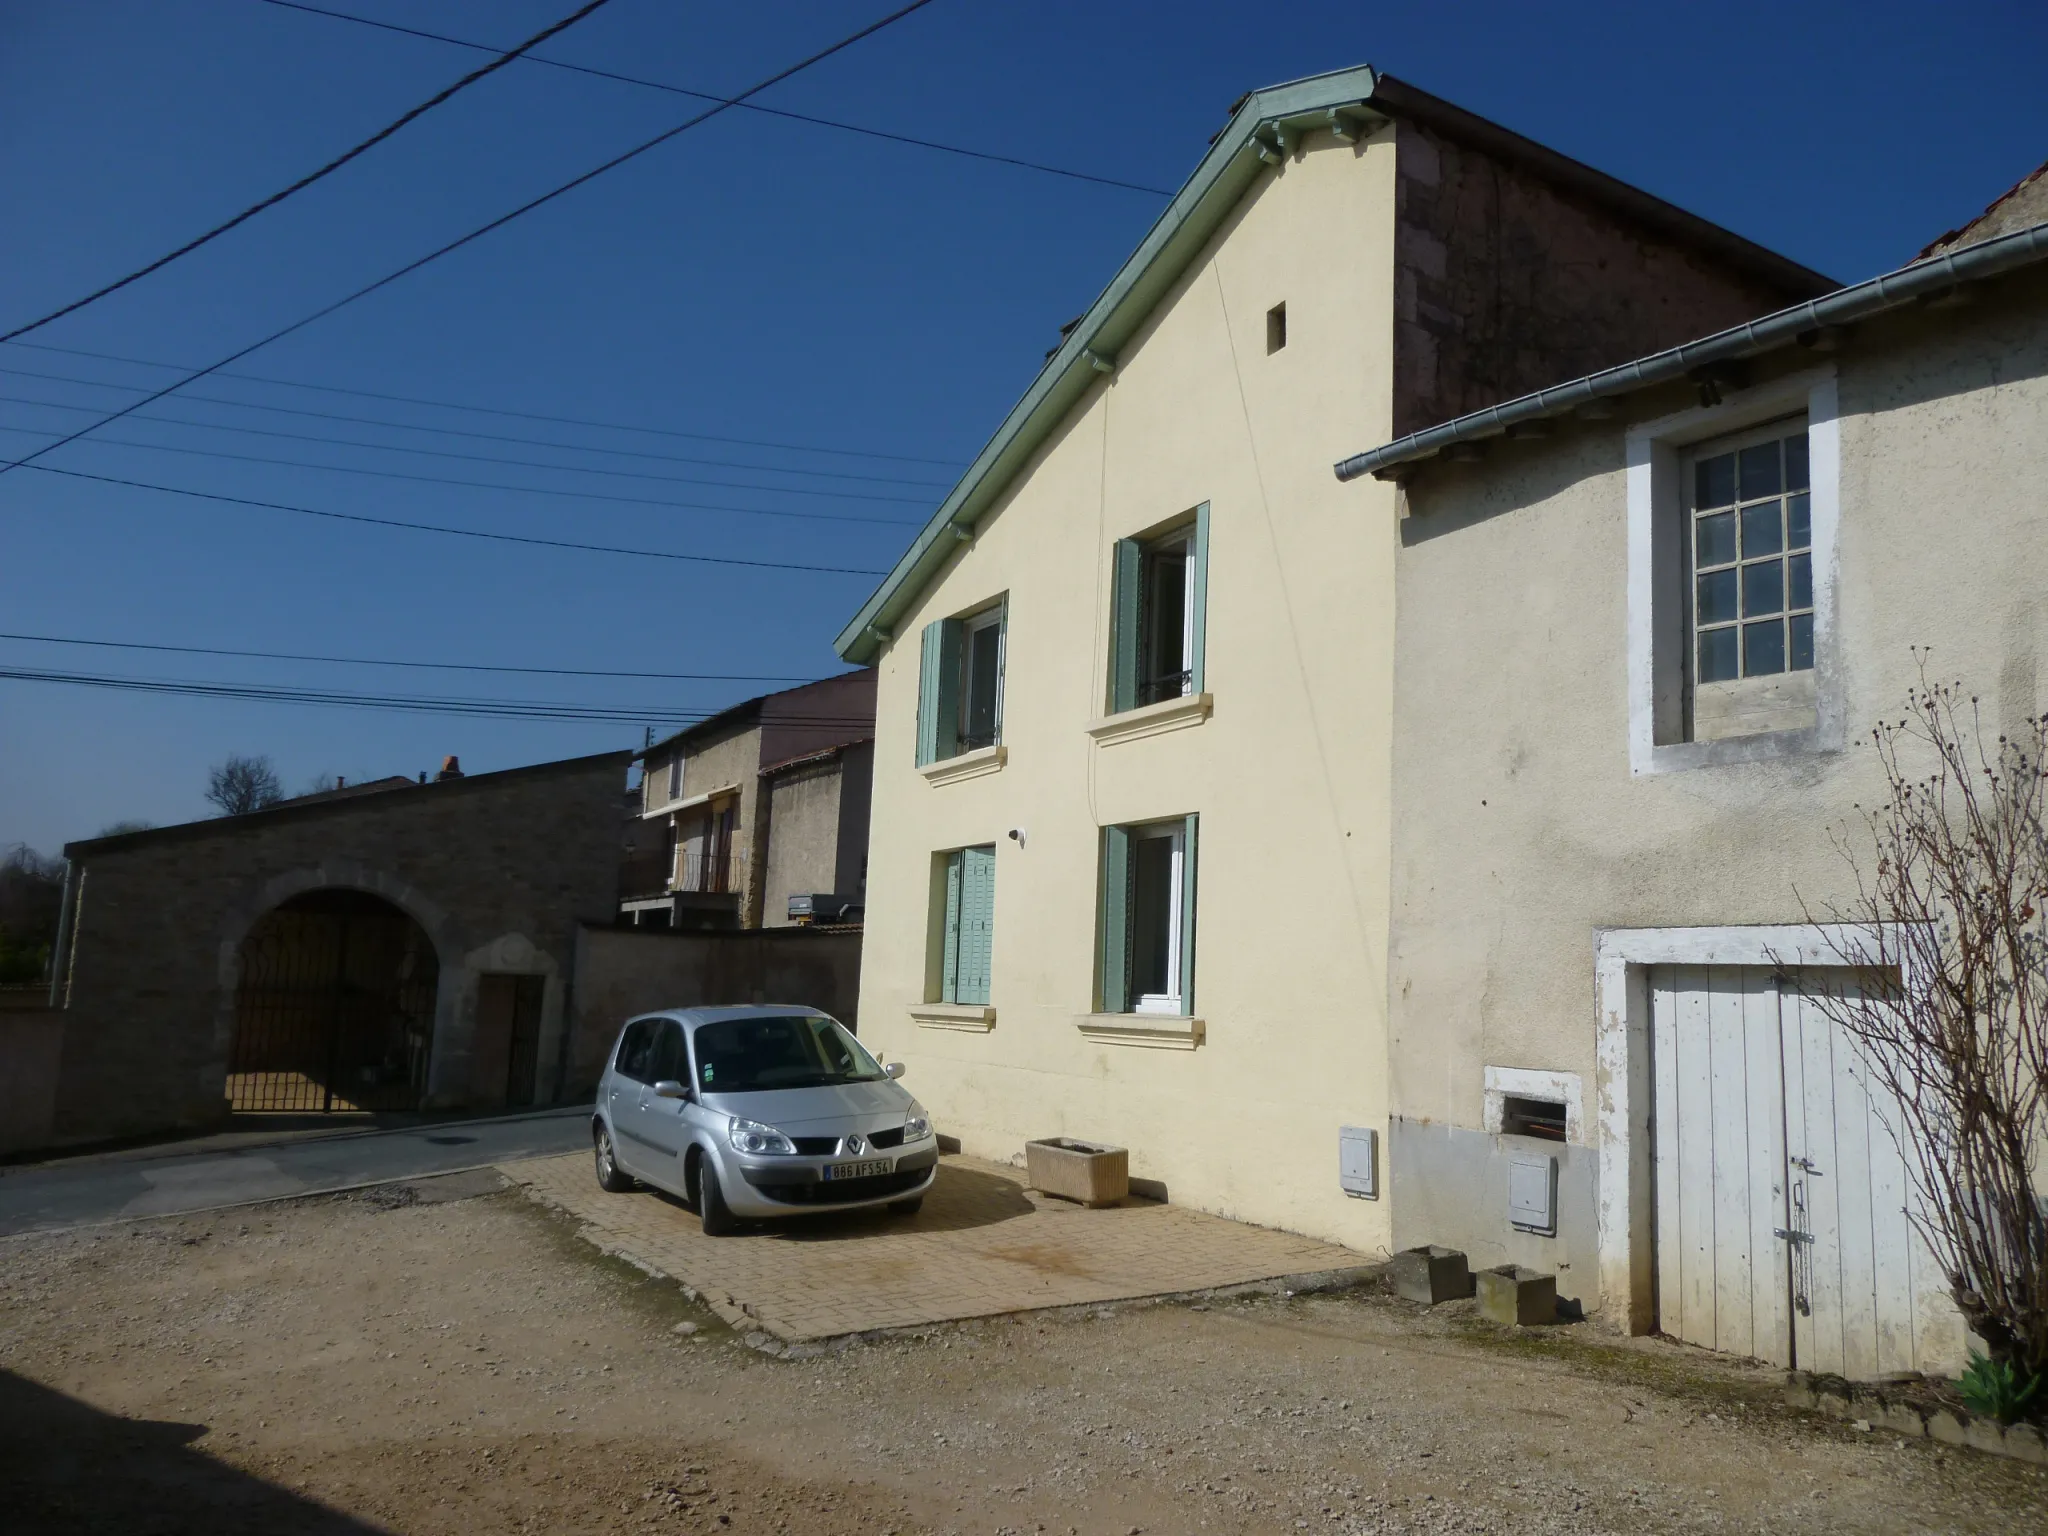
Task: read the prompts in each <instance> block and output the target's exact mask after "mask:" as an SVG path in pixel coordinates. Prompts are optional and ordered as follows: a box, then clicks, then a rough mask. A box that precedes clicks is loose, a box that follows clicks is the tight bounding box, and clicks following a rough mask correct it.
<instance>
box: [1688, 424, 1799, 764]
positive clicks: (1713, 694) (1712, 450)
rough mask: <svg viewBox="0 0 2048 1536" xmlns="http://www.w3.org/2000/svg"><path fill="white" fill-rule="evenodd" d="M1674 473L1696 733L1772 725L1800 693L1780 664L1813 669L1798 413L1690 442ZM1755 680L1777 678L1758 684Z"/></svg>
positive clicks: (1790, 669) (1708, 736)
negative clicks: (1680, 494)
mask: <svg viewBox="0 0 2048 1536" xmlns="http://www.w3.org/2000/svg"><path fill="white" fill-rule="evenodd" d="M1684 484H1685V491H1686V502H1687V505H1686V539H1685V549H1686V551H1687V556H1688V558H1689V559H1690V560H1691V562H1692V580H1691V583H1690V595H1691V600H1692V624H1691V629H1692V643H1691V645H1690V646H1689V647H1688V654H1687V663H1688V665H1689V667H1690V669H1691V670H1690V682H1691V685H1692V686H1691V690H1690V691H1691V696H1692V717H1693V736H1694V739H1696V740H1699V739H1711V738H1713V737H1716V736H1723V735H1735V734H1745V733H1746V730H1754V729H1756V728H1758V727H1759V724H1760V723H1761V724H1762V725H1763V726H1764V728H1768V727H1769V726H1770V725H1771V724H1773V723H1776V724H1780V725H1782V724H1783V723H1786V722H1782V721H1777V720H1774V719H1773V717H1775V716H1781V715H1783V714H1784V712H1785V710H1786V708H1787V707H1791V708H1793V709H1795V710H1796V708H1797V706H1798V704H1799V703H1801V702H1803V701H1801V700H1800V699H1798V698H1797V697H1796V690H1794V689H1790V688H1787V687H1786V686H1784V685H1785V684H1786V682H1787V681H1788V674H1792V673H1800V672H1811V671H1812V670H1813V511H1812V503H1813V497H1812V495H1811V491H1810V487H1809V476H1808V470H1807V438H1806V431H1805V423H1804V422H1803V421H1802V422H1798V423H1789V422H1778V423H1775V424H1773V425H1772V426H1769V427H1764V428H1760V429H1758V430H1757V431H1754V432H1749V433H1746V434H1744V435H1743V436H1741V437H1739V438H1734V439H1723V440H1722V441H1720V442H1718V443H1711V444H1708V445H1706V446H1704V447H1702V448H1699V449H1696V450H1695V451H1694V452H1693V453H1692V454H1691V455H1690V456H1689V457H1688V458H1687V460H1686V464H1685V473H1684ZM1756 679H1775V680H1777V683H1778V686H1777V687H1775V688H1774V689H1772V690H1771V691H1770V692H1765V691H1764V690H1763V689H1760V688H1759V687H1757V686H1756V685H1755V683H1754V680H1756ZM1790 681H1793V682H1796V681H1799V680H1797V679H1791V680H1790ZM1745 685H1747V686H1745ZM1759 715H1762V716H1763V717H1764V719H1763V721H1762V722H1759V720H1758V716H1759ZM1791 723H1799V722H1791ZM1804 723H1811V722H1810V720H1808V721H1806V722H1804ZM1745 728H1746V730H1745Z"/></svg>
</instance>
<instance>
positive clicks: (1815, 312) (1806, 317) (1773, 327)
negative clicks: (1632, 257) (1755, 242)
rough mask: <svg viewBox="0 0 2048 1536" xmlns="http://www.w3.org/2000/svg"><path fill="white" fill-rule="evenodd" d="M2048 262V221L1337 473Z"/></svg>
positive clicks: (1418, 454)
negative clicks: (2040, 262)
mask: <svg viewBox="0 0 2048 1536" xmlns="http://www.w3.org/2000/svg"><path fill="white" fill-rule="evenodd" d="M2044 259H2048V223H2043V224H2035V225H2033V226H2031V227H2029V228H2026V229H2021V230H2016V231H2014V232H2013V233H2012V234H2009V235H1999V236H1996V237H1994V238H1992V239H1989V240H1984V241H1980V242H1978V243H1977V244H1975V245H1966V246H1963V247H1961V248H1959V249H1956V250H1952V251H1949V252H1947V253H1946V254H1944V255H1940V256H1933V257H1929V258H1928V259H1927V260H1925V261H1916V262H1914V263H1913V264H1912V265H1910V266H1906V267H1901V268H1899V269H1898V270H1897V271H1894V272H1887V273H1884V274H1883V275H1882V276H1879V277H1873V278H1871V279H1870V280H1869V281H1867V282H1862V283H1857V284H1855V285H1854V286H1852V287H1848V288H1843V289H1839V290H1838V291H1836V292H1834V293H1831V294H1828V295H1827V296H1826V297H1825V298H1819V299H1812V300H1809V301H1808V302H1806V303H1804V304H1795V305H1793V306H1791V307H1790V308H1789V309H1781V310H1779V311H1777V312H1776V313H1775V314H1770V315H1765V316H1764V317H1763V318H1762V319H1760V320H1751V321H1748V322H1746V323H1745V324H1742V325H1738V326H1733V327H1731V328H1730V329H1728V330H1725V331H1718V332H1716V333H1715V334H1714V335H1712V336H1707V337H1703V338H1702V339H1700V340H1698V341H1689V342H1686V343H1685V344H1684V345H1683V346H1678V347H1671V348H1669V349H1667V350H1666V351H1663V352H1653V353H1651V354H1650V355H1649V356H1648V357H1642V358H1638V359H1636V360H1635V361H1634V362H1632V363H1623V364H1622V365H1621V366H1620V367H1618V368H1608V369H1603V370H1602V371H1601V372H1599V373H1593V374H1588V375H1586V376H1585V377H1584V378H1580V379H1574V380H1572V381H1571V382H1570V383H1567V384H1558V385H1554V386H1552V387H1551V388H1549V389H1539V390H1538V391H1536V393H1534V394H1533V395H1524V396H1522V397H1521V398H1520V399H1519V400H1510V401H1507V402H1506V403H1505V404H1502V405H1493V406H1488V407H1487V408H1486V409H1485V410H1483V411H1473V412H1471V413H1470V414H1468V415H1464V416H1460V417H1458V418H1457V419H1456V420H1454V421H1447V422H1445V423H1443V425H1441V426H1436V427H1430V428H1428V429H1427V430H1425V431H1421V432H1411V433H1410V434H1409V435H1408V436H1406V437H1403V438H1399V439H1396V440H1395V441H1394V442H1391V443H1388V444H1386V445H1384V446H1383V447H1379V448H1373V449H1369V450H1367V451H1366V452H1364V453H1359V454H1354V455H1353V456H1352V457H1350V458H1348V459H1344V460H1341V461H1340V462H1339V463H1338V464H1337V465H1336V466H1335V469H1336V472H1337V478H1338V479H1339V480H1356V479H1358V478H1359V477H1360V476H1361V475H1374V476H1377V477H1378V478H1380V479H1383V480H1384V479H1399V478H1400V477H1401V475H1402V474H1403V473H1404V472H1406V471H1408V470H1410V469H1411V468H1412V467H1413V466H1415V465H1417V464H1420V463H1421V462H1423V461H1424V460H1427V459H1432V458H1435V457H1436V456H1437V455H1438V454H1440V453H1442V452H1443V451H1444V450H1445V449H1446V448H1448V447H1450V446H1451V445H1452V444H1453V443H1469V442H1477V441H1481V440H1483V439H1486V438H1493V437H1501V436H1504V435H1506V434H1508V433H1510V432H1512V431H1514V430H1515V429H1517V428H1519V427H1523V426H1525V425H1527V424H1528V423H1531V422H1535V421H1540V420H1543V419H1544V418H1546V417H1556V416H1565V415H1569V414H1571V413H1573V412H1576V411H1581V410H1583V409H1584V408H1585V407H1586V406H1588V405H1589V404H1591V403H1592V402H1593V401H1596V400H1609V399H1613V398H1615V397H1616V396H1620V395H1627V394H1633V393H1635V392H1636V391H1638V390H1644V389H1650V388H1653V387H1655V386H1657V385H1659V384H1668V383H1671V382H1673V381H1674V380H1679V379H1689V378H1700V377H1704V376H1708V375H1711V373H1712V372H1713V371H1714V370H1715V369H1717V368H1720V367H1725V366H1727V365H1730V364H1734V363H1737V362H1740V361H1742V360H1744V359H1747V358H1752V357H1758V356H1761V355H1762V354H1764V353H1766V352H1772V351H1777V350H1779V349H1782V348H1784V347H1789V346H1795V345H1806V344H1811V343H1813V342H1816V341H1819V340H1822V339H1823V338H1825V337H1826V336H1827V334H1828V333H1829V332H1830V331H1835V330H1839V329H1840V328H1841V327H1843V326H1846V325H1852V324H1854V323H1855V322H1857V321H1859V320H1868V319H1870V318H1872V317H1873V316H1876V315H1881V314H1883V313H1885V312H1886V311H1887V310H1893V309H1899V308H1902V307H1903V306H1905V305H1907V304H1912V303H1915V302H1917V301H1919V300H1923V299H1931V298H1936V297H1939V296H1940V295H1942V294H1945V293H1948V292H1950V291H1951V290H1953V289H1956V288H1960V287H1962V286H1964V285H1966V284H1969V283H1976V282H1983V281H1985V280H1987V279H1989V278H1994V277H1999V276H2002V275H2003V274H2005V273H2007V272H2012V271H2015V270H2017V269H2019V268H2021V267H2025V266H2030V265H2032V264H2034V263H2036V262H2039V261H2042V260H2044Z"/></svg>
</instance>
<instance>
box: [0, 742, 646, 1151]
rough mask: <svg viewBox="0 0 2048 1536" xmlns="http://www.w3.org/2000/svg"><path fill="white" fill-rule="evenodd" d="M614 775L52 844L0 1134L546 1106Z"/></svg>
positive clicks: (596, 766)
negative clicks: (36, 955) (25, 1062)
mask: <svg viewBox="0 0 2048 1536" xmlns="http://www.w3.org/2000/svg"><path fill="white" fill-rule="evenodd" d="M629 762H630V754H627V753H624V752H612V753H603V754H599V755H597V756H593V757H583V758H573V759H569V760H567V761H563V762H552V763H540V764H536V765H534V766H531V767H526V768H515V769H510V770H506V771H504V772H498V773H484V774H475V775H471V776H468V777H463V776H461V775H460V774H459V773H444V775H443V776H442V777H441V778H440V779H438V780H437V781H436V782H434V783H431V784H429V783H417V784H416V783H413V782H411V781H409V780H404V779H397V780H390V781H380V782H379V783H377V784H375V785H366V786H362V787H361V789H360V790H359V791H355V792H350V793H344V794H341V795H334V794H327V795H319V796H309V797H307V798H306V799H305V800H303V801H297V802H292V801H288V802H286V803H284V804H282V805H280V806H276V807H274V808H272V809H269V810H264V811H257V812H253V813H251V814H249V815H244V816H231V817H224V818H221V819H218V820H213V821H203V822H192V823H188V824H186V825H182V826H173V827H159V828H154V829H151V830H148V831H142V832H131V833H126V834H123V835H120V836H115V837H102V838H93V839H90V840H87V841H84V842H78V843H73V844H71V845H69V846H68V847H67V848H66V849H65V850H64V851H65V855H66V857H67V858H69V860H70V861H71V871H70V877H69V884H68V886H67V899H66V910H65V926H64V930H63V932H62V933H61V934H60V938H59V952H58V957H57V966H56V974H57V982H56V984H55V986H54V987H53V989H52V998H51V1001H52V1004H53V1007H52V1009H51V1010H50V1011H49V1013H48V1014H47V1015H45V1016H44V1017H43V1018H42V1019H41V1020H40V1021H38V1023H37V1030H36V1033H35V1039H36V1040H37V1041H38V1042H40V1045H39V1047H38V1048H39V1049H41V1050H42V1055H41V1056H39V1057H38V1058H37V1060H38V1061H44V1060H45V1058H47V1061H46V1066H47V1068H48V1070H46V1071H42V1072H41V1076H42V1077H44V1078H46V1079H47V1081H46V1082H44V1083H42V1085H41V1086H39V1087H38V1089H37V1091H36V1093H35V1094H34V1095H33V1096H32V1097H33V1099H34V1100H35V1102H32V1103H31V1102H29V1101H28V1097H25V1096H24V1094H23V1093H20V1092H17V1093H14V1094H12V1095H10V1098H9V1115H10V1120H11V1121H12V1122H18V1123H11V1124H10V1125H8V1126H6V1127H0V1140H4V1141H5V1142H6V1143H7V1144H12V1145H42V1144H63V1143H77V1142H85V1141H95V1140H101V1139H106V1138H111V1137H119V1136H130V1135H138V1134H144V1133H150V1132H157V1131H163V1130H169V1129H174V1128H178V1127H185V1126H199V1125H205V1124H207V1123H209V1122H213V1121H218V1120H220V1119H221V1118H223V1117H224V1116H225V1115H226V1114H227V1113H228V1112H229V1111H230V1110H231V1109H240V1110H312V1111H319V1110H332V1109H364V1110H403V1109H415V1108H428V1107H470V1108H489V1107H495V1106H502V1105H517V1104H525V1103H532V1102H544V1101H546V1100H549V1099H551V1098H553V1097H555V1095H556V1093H557V1091H558V1089H559V1087H560V1078H561V1074H562V1071H563V1057H564V1052H565V1048H566V1036H565V1033H564V1030H563V1020H564V1017H565V1004H566V996H567V990H568V986H569V982H570V974H569V973H570V970H571V968H572V966H573V960H574V955H575V952H576V949H575V946H576V935H577V924H578V922H579V920H586V919H596V920H599V921H610V920H611V917H612V913H613V911H614V892H615V889H616V879H617V872H618V860H619V839H618V816H619V792H620V788H621V785H622V783H623V781H624V778H625V775H626V770H627V766H628V764H629ZM24 1028H25V1027H24ZM43 1047H48V1048H47V1049H43ZM5 1065H6V1064H5V1063H4V1062H0V1066H5ZM16 1099H21V1100H22V1102H21V1103H18V1104H17V1103H15V1102H14V1100H16Z"/></svg>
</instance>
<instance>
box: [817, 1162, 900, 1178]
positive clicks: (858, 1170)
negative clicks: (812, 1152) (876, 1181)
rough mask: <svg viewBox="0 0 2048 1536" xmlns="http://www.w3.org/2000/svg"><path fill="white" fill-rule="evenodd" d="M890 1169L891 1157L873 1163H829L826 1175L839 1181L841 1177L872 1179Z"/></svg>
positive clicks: (826, 1167) (826, 1166)
mask: <svg viewBox="0 0 2048 1536" xmlns="http://www.w3.org/2000/svg"><path fill="white" fill-rule="evenodd" d="M888 1171H889V1159H888V1158H883V1159H882V1160H881V1161H880V1162H873V1163H827V1164H826V1165H825V1177H826V1178H827V1179H828V1180H830V1181H832V1182H834V1183H837V1182H838V1181H839V1180H841V1179H872V1178H875V1177H877V1176H878V1175H881V1174H884V1173H887V1172H888Z"/></svg>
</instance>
